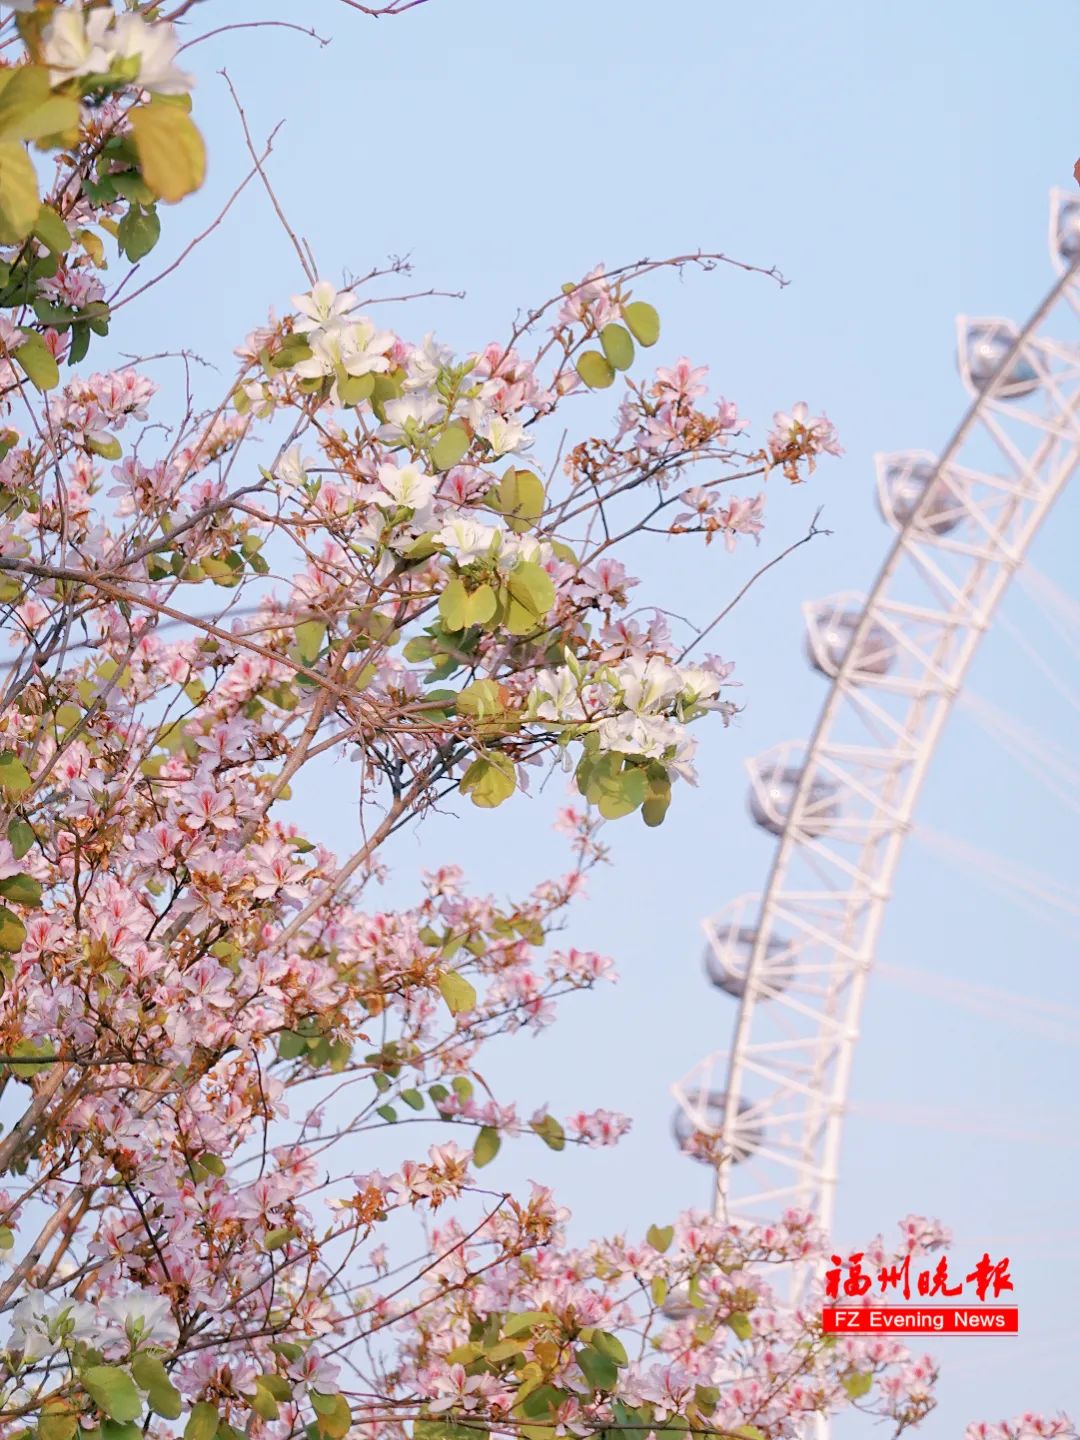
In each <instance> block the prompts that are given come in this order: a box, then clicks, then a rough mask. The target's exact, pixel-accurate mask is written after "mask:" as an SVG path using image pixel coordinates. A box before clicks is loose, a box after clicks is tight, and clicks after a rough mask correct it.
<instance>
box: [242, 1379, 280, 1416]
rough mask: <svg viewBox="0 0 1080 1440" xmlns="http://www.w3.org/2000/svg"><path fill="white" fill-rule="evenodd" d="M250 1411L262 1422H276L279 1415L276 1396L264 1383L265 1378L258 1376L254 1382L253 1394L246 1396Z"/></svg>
mask: <svg viewBox="0 0 1080 1440" xmlns="http://www.w3.org/2000/svg"><path fill="white" fill-rule="evenodd" d="M248 1401H249V1403H250V1405H251V1408H252V1410H254V1411H255V1414H256V1415H258V1416H259V1417H260V1419H262V1420H276V1419H277V1418H278V1416H279V1415H280V1414H281V1411H280V1410H279V1409H278V1402H277V1398H276V1396H275V1395H274V1394H273V1392H272V1391H271V1389H270V1387H269V1386H268V1385H267V1383H266V1376H265V1375H260V1376H258V1377H257V1379H256V1381H255V1393H254V1395H249V1396H248Z"/></svg>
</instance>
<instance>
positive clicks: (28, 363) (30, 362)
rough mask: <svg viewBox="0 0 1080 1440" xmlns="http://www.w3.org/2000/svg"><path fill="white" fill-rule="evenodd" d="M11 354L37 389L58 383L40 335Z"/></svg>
mask: <svg viewBox="0 0 1080 1440" xmlns="http://www.w3.org/2000/svg"><path fill="white" fill-rule="evenodd" d="M3 183H4V182H3V175H0V185H3ZM2 206H3V201H2V200H0V208H2ZM11 354H12V358H13V359H14V361H15V363H16V364H17V365H18V367H19V369H20V370H22V372H23V373H24V374H25V376H26V378H27V379H28V380H29V381H30V383H31V384H32V385H34V386H35V387H36V388H37V389H38V390H51V389H53V387H54V386H56V385H59V384H60V370H59V368H58V366H57V364H56V361H55V360H54V359H53V353H52V351H51V350H50V349H49V347H48V346H47V345H46V344H45V341H44V340H43V339H42V337H41V336H40V335H37V334H33V333H31V334H29V335H27V336H26V338H25V340H23V342H22V344H21V345H16V347H15V349H14V350H13V351H12V352H11Z"/></svg>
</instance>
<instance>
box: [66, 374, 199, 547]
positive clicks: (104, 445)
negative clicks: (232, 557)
mask: <svg viewBox="0 0 1080 1440" xmlns="http://www.w3.org/2000/svg"><path fill="white" fill-rule="evenodd" d="M59 378H60V372H59V371H57V379H59ZM86 448H87V449H88V450H89V451H90V453H91V454H92V455H100V456H101V458H102V459H103V460H119V459H120V456H121V455H122V454H123V453H124V450H123V446H122V445H121V444H120V441H119V440H118V439H117V438H116V436H115V435H101V436H99V435H88V436H87V437H86ZM220 563H222V562H220V561H217V560H204V561H203V562H202V565H203V569H204V570H205V571H206V573H207V574H208V575H213V574H214V570H213V568H212V567H213V566H215V565H218V564H220Z"/></svg>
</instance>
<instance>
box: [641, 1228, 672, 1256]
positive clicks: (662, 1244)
mask: <svg viewBox="0 0 1080 1440" xmlns="http://www.w3.org/2000/svg"><path fill="white" fill-rule="evenodd" d="M674 1238H675V1227H674V1226H673V1225H650V1226H649V1228H648V1230H646V1232H645V1239H646V1240H647V1241H648V1242H649V1244H650V1245H651V1246H652V1248H653V1249H654V1250H658V1251H659V1252H660V1254H661V1255H663V1253H664V1251H665V1250H666V1249H667V1248H668V1246H669V1245H670V1244H671V1242H672V1240H674Z"/></svg>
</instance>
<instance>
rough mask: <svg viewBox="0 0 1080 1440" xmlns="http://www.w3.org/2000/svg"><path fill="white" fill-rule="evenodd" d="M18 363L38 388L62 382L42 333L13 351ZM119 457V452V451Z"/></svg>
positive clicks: (34, 335) (32, 335)
mask: <svg viewBox="0 0 1080 1440" xmlns="http://www.w3.org/2000/svg"><path fill="white" fill-rule="evenodd" d="M11 354H12V358H13V359H14V361H15V363H16V365H18V367H19V369H20V370H21V371H22V372H23V374H24V375H25V376H26V378H27V379H28V380H29V381H30V383H31V385H33V386H34V387H35V388H36V389H38V390H52V389H54V388H55V386H57V385H59V384H60V370H59V367H58V366H57V364H56V361H55V359H54V358H53V353H52V351H51V350H50V349H49V347H48V346H47V345H46V344H45V341H44V340H43V339H42V338H41V336H40V335H38V334H35V333H33V332H31V333H29V334H27V335H26V339H25V340H24V341H23V342H22V344H21V345H17V346H16V347H15V349H14V350H13V351H12V352H11ZM117 458H119V452H118V453H117Z"/></svg>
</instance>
